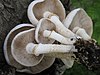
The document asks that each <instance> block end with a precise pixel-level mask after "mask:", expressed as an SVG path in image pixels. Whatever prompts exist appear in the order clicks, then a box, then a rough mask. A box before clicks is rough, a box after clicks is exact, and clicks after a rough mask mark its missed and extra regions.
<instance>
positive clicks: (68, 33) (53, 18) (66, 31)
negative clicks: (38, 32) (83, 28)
mask: <svg viewBox="0 0 100 75" xmlns="http://www.w3.org/2000/svg"><path fill="white" fill-rule="evenodd" d="M43 16H44V17H46V18H49V20H50V21H51V22H53V23H54V24H55V25H56V31H57V32H58V33H60V34H61V35H63V36H65V37H74V36H75V34H74V33H73V32H72V31H71V30H69V29H68V28H66V27H65V26H64V25H63V24H62V22H61V21H60V20H59V17H58V16H57V15H55V14H53V13H51V12H48V11H47V12H45V13H44V15H43Z"/></svg>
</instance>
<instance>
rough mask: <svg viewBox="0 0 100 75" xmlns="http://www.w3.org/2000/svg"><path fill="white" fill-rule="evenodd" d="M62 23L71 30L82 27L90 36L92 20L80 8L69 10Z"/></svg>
mask: <svg viewBox="0 0 100 75" xmlns="http://www.w3.org/2000/svg"><path fill="white" fill-rule="evenodd" d="M64 25H65V26H66V27H67V28H69V29H71V30H73V29H74V28H75V27H80V28H83V29H85V30H86V32H87V34H88V35H89V36H92V33H93V23H92V20H91V18H90V17H89V16H88V15H87V13H86V12H85V11H84V9H82V8H78V9H75V10H73V11H71V12H70V13H69V14H68V16H67V17H66V19H65V20H64Z"/></svg>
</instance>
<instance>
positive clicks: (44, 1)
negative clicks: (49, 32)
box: [27, 0, 66, 25]
mask: <svg viewBox="0 0 100 75" xmlns="http://www.w3.org/2000/svg"><path fill="white" fill-rule="evenodd" d="M46 11H49V12H52V13H54V14H56V15H58V16H59V17H60V20H61V21H63V20H64V19H65V15H66V14H65V9H64V7H63V5H62V3H61V2H60V0H35V1H33V2H31V4H30V5H29V7H28V10H27V14H28V18H29V20H30V22H31V23H32V24H35V25H37V23H38V21H39V20H40V19H41V18H42V17H43V13H44V12H46Z"/></svg>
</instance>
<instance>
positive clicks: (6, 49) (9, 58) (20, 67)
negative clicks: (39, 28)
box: [3, 24, 34, 72]
mask: <svg viewBox="0 0 100 75" xmlns="http://www.w3.org/2000/svg"><path fill="white" fill-rule="evenodd" d="M31 28H34V26H33V25H31V24H20V25H17V26H16V27H14V28H13V29H12V30H11V31H10V32H9V33H8V35H7V37H6V38H5V41H4V46H3V49H4V56H5V59H6V61H7V63H8V64H9V65H11V66H13V67H15V68H16V69H17V70H19V71H22V70H24V69H23V68H26V67H25V66H23V65H21V64H19V63H18V62H17V61H16V60H15V59H14V58H13V56H12V54H11V43H12V40H13V38H14V37H15V36H16V35H17V34H18V33H19V32H22V31H25V30H28V29H31ZM24 72H28V69H27V68H26V70H24Z"/></svg>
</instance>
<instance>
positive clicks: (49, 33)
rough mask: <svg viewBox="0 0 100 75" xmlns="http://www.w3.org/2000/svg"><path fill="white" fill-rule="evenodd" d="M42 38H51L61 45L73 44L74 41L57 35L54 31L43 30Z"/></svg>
mask: <svg viewBox="0 0 100 75" xmlns="http://www.w3.org/2000/svg"><path fill="white" fill-rule="evenodd" d="M43 36H44V37H47V38H51V39H54V40H56V41H59V42H60V43H62V44H67V45H68V44H73V43H75V40H74V39H73V38H65V37H64V36H62V35H60V34H58V33H57V32H55V31H49V30H45V31H44V32H43Z"/></svg>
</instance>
